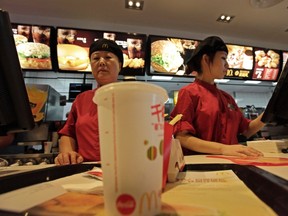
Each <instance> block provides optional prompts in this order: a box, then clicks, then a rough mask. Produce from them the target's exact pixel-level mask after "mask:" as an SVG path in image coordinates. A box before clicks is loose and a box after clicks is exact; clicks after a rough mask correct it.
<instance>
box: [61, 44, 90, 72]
mask: <svg viewBox="0 0 288 216" xmlns="http://www.w3.org/2000/svg"><path fill="white" fill-rule="evenodd" d="M57 57H58V65H59V69H61V70H71V71H86V70H87V69H88V67H89V56H88V51H87V50H86V49H85V48H83V47H81V46H78V45H75V44H58V45H57Z"/></svg>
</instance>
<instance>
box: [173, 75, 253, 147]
mask: <svg viewBox="0 0 288 216" xmlns="http://www.w3.org/2000/svg"><path fill="white" fill-rule="evenodd" d="M177 114H182V115H183V117H182V119H181V120H180V121H179V122H178V123H176V124H175V126H174V134H176V133H177V132H180V131H183V130H187V131H189V132H190V133H191V134H192V135H193V136H195V137H198V138H200V139H203V140H207V141H215V142H220V143H223V144H237V143H238V139H237V135H238V134H240V133H242V132H244V131H245V130H246V129H247V128H248V126H249V123H250V121H251V120H249V119H246V118H245V117H244V116H243V114H242V112H241V110H240V109H239V107H238V106H237V104H236V102H235V100H234V99H233V97H232V96H231V95H229V94H228V93H226V92H224V91H222V90H220V89H218V88H217V86H216V85H215V84H214V85H211V84H209V83H206V82H203V81H201V80H198V79H195V81H194V82H193V83H191V84H189V85H187V86H185V87H183V88H182V89H180V91H179V94H178V101H177V104H176V106H175V107H174V109H173V111H172V113H171V117H172V118H173V117H175V116H176V115H177ZM185 151H186V150H184V152H185ZM186 153H187V152H186Z"/></svg>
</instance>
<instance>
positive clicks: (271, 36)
mask: <svg viewBox="0 0 288 216" xmlns="http://www.w3.org/2000/svg"><path fill="white" fill-rule="evenodd" d="M259 1H265V0H259ZM124 6H125V0H69V1H67V0H66V1H65V0H45V1H44V0H0V8H1V9H4V10H7V11H8V12H9V14H10V19H11V22H17V23H27V24H41V25H53V26H62V27H76V28H87V29H96V30H113V31H122V32H134V33H144V34H154V35H163V36H175V37H177V36H178V37H183V38H191V39H199V40H201V39H204V38H205V37H207V36H210V35H218V36H221V37H222V38H223V39H224V41H225V42H227V43H235V44H242V45H251V46H262V47H266V48H275V49H280V50H288V43H287V38H288V32H287V29H288V22H287V20H288V0H283V1H281V2H280V3H279V4H277V5H275V6H272V7H269V8H265V9H259V8H258V9H257V8H253V7H251V5H250V0H144V8H143V11H138V10H129V9H125V7H124ZM222 13H225V14H228V15H232V16H235V18H234V19H233V20H232V22H231V23H230V24H227V23H218V22H216V19H217V18H218V16H219V15H220V14H222ZM285 31H286V32H285ZM186 82H187V80H186ZM188 82H189V81H188ZM179 83H180V85H183V84H185V83H181V80H180V81H179V82H177V81H176V83H174V84H173V83H171V85H175V86H174V87H173V88H177V87H179ZM240 85H241V84H240ZM180 87H181V86H180ZM231 88H232V89H234V90H235V86H232V87H230V86H227V89H225V90H227V91H229V89H231ZM237 88H241V89H245V90H246V91H247V90H248V89H250V87H248V88H247V86H243V85H241V87H240V86H239V85H238V87H236V89H237ZM248 91H250V90H248ZM253 91H263V90H262V89H261V88H256V89H255V90H253Z"/></svg>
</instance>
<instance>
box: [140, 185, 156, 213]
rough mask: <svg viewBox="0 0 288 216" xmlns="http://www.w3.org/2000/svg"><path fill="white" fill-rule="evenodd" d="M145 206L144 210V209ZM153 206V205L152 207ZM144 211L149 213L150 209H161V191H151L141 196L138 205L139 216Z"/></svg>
mask: <svg viewBox="0 0 288 216" xmlns="http://www.w3.org/2000/svg"><path fill="white" fill-rule="evenodd" d="M145 204H146V208H145ZM153 204H154V205H153ZM143 207H144V209H146V210H148V211H150V210H152V209H158V208H160V207H161V190H160V191H158V192H157V191H154V190H153V191H151V192H150V193H149V192H146V193H144V194H142V196H141V198H140V203H139V215H142V213H143Z"/></svg>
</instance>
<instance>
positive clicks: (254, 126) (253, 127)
mask: <svg viewBox="0 0 288 216" xmlns="http://www.w3.org/2000/svg"><path fill="white" fill-rule="evenodd" d="M262 116H263V113H261V114H260V115H259V116H258V117H257V118H256V119H254V120H252V121H251V122H250V124H249V127H248V129H247V130H246V131H245V132H244V133H243V135H244V136H246V137H247V138H249V137H251V136H252V135H254V134H256V133H257V132H258V131H259V130H261V129H262V128H263V127H264V126H265V123H263V122H262V121H261V118H262Z"/></svg>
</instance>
